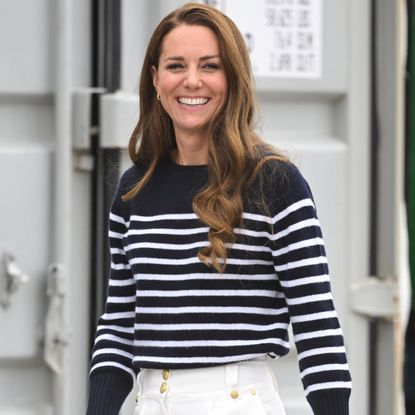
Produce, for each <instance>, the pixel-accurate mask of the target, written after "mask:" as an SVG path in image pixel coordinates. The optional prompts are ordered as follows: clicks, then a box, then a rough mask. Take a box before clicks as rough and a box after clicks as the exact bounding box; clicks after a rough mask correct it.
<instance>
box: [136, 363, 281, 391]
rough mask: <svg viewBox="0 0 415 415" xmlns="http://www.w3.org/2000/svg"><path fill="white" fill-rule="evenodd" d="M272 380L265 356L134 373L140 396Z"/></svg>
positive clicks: (231, 387) (216, 389)
mask: <svg viewBox="0 0 415 415" xmlns="http://www.w3.org/2000/svg"><path fill="white" fill-rule="evenodd" d="M253 381H255V383H256V384H258V383H267V384H269V383H270V382H272V383H274V384H275V386H276V382H275V378H274V376H273V374H272V372H271V369H270V368H269V367H268V363H267V357H266V356H262V357H259V358H256V359H252V360H247V361H242V362H237V363H230V364H225V365H220V366H211V367H204V368H195V369H141V371H140V373H139V374H138V377H137V383H138V387H139V392H138V394H139V395H140V396H143V395H146V396H152V397H158V398H161V397H163V395H164V396H166V397H167V395H169V394H180V395H183V394H185V395H187V394H193V393H203V391H206V393H214V392H215V391H223V389H224V388H225V389H228V390H229V391H231V390H233V389H234V388H236V387H237V386H239V387H240V386H243V385H244V384H247V385H249V384H252V382H253Z"/></svg>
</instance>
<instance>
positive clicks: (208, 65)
mask: <svg viewBox="0 0 415 415" xmlns="http://www.w3.org/2000/svg"><path fill="white" fill-rule="evenodd" d="M203 68H204V69H207V70H210V71H213V70H216V69H219V68H220V65H219V64H218V63H215V62H207V63H205V64H204V65H203Z"/></svg>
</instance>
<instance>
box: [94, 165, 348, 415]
mask: <svg viewBox="0 0 415 415" xmlns="http://www.w3.org/2000/svg"><path fill="white" fill-rule="evenodd" d="M143 172H144V168H143V167H142V166H137V165H136V166H133V167H132V168H130V169H129V170H128V171H127V172H126V173H125V174H124V175H123V177H122V179H121V182H120V185H119V189H118V192H117V195H116V197H115V200H114V203H113V206H112V210H111V213H110V229H109V243H110V249H111V256H112V263H111V272H110V280H109V287H108V298H107V302H106V308H105V313H104V314H103V315H102V317H101V318H100V320H99V323H98V328H97V334H96V341H95V347H94V351H93V356H92V362H91V374H90V378H91V379H90V398H89V405H88V412H87V414H88V415H97V414H100V415H116V414H118V411H119V409H120V407H121V404H122V402H123V400H124V399H125V398H126V396H127V395H128V393H129V391H130V390H131V388H132V386H133V378H134V376H135V375H136V374H137V373H138V371H139V370H140V368H171V369H177V368H197V367H205V366H209V365H220V364H226V363H230V362H238V361H243V360H248V359H252V358H255V357H259V356H262V355H264V354H268V355H270V356H274V357H281V356H284V355H286V354H287V353H288V351H289V341H288V332H287V329H288V326H289V324H290V323H291V324H292V328H293V333H294V341H295V344H296V348H297V352H298V361H299V367H300V374H301V379H302V382H303V385H304V390H305V394H306V396H307V399H308V401H309V403H310V405H311V407H312V408H313V411H314V414H315V415H332V414H334V413H335V414H336V415H347V414H348V413H349V411H348V399H349V394H350V388H351V380H350V373H349V370H348V364H347V360H346V354H345V348H344V343H343V336H342V331H341V328H340V325H339V321H338V319H337V315H336V312H335V309H334V306H333V299H332V294H331V289H330V277H329V270H328V264H327V259H326V254H325V249H324V242H323V239H322V234H321V229H320V225H319V222H318V219H317V215H316V209H315V206H314V201H313V198H312V195H311V192H310V189H309V186H308V184H307V182H306V181H305V180H304V178H303V176H302V175H301V173H300V172H299V170H298V169H297V168H296V167H295V166H293V165H292V164H290V163H283V162H272V163H268V166H267V168H266V169H265V173H266V174H267V175H268V177H269V180H268V182H267V183H265V185H262V186H259V182H258V181H256V182H254V183H253V184H252V185H251V187H250V189H248V190H247V192H246V194H247V197H246V198H245V203H244V213H243V224H242V226H240V227H237V228H235V233H236V235H237V240H236V242H235V243H234V244H232V245H230V246H228V259H227V261H226V269H225V271H224V272H223V273H222V274H219V273H217V272H216V271H215V270H214V269H213V268H211V267H208V266H207V265H205V264H203V263H202V262H200V260H199V259H198V257H197V252H198V251H199V250H200V249H201V248H202V247H204V246H207V245H208V243H209V242H208V238H207V233H208V230H209V229H208V227H207V226H206V225H205V224H204V223H202V222H201V221H200V220H199V218H198V217H197V216H196V215H195V213H194V212H193V209H192V199H193V197H194V195H195V194H196V193H197V192H198V191H199V190H200V189H201V188H203V186H204V185H205V184H206V183H207V180H208V169H207V166H180V165H177V164H175V163H174V162H173V161H172V160H170V159H169V158H166V159H164V160H162V161H161V162H160V163H159V165H158V167H157V169H156V171H155V173H154V174H153V176H152V178H151V180H150V182H149V183H148V184H147V185H146V186H145V187H144V189H143V190H142V191H141V192H140V193H139V194H138V195H137V197H135V198H134V199H133V200H131V201H128V202H123V201H122V200H121V196H122V195H123V194H124V193H126V191H128V190H129V189H131V187H132V186H133V185H134V184H135V183H136V182H137V181H138V180H139V178H140V177H141V176H142V174H143ZM260 188H261V189H262V193H263V195H264V200H265V203H263V204H261V203H252V201H253V199H256V198H258V197H259V196H258V195H259V194H260V192H259V189H260ZM248 195H249V196H248ZM257 201H258V200H254V202H257ZM264 206H266V209H264Z"/></svg>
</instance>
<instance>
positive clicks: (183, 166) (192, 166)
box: [165, 155, 208, 170]
mask: <svg viewBox="0 0 415 415" xmlns="http://www.w3.org/2000/svg"><path fill="white" fill-rule="evenodd" d="M165 160H166V161H167V163H168V164H169V165H170V166H173V167H174V168H175V169H176V170H207V167H208V165H207V164H178V163H176V162H175V161H174V160H173V159H172V158H171V157H170V155H167V156H166V157H165Z"/></svg>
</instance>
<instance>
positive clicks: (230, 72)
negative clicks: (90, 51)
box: [123, 3, 285, 272]
mask: <svg viewBox="0 0 415 415" xmlns="http://www.w3.org/2000/svg"><path fill="white" fill-rule="evenodd" d="M180 25H199V26H205V27H207V28H209V29H211V30H212V31H213V32H214V33H215V35H216V37H217V41H218V45H219V52H220V57H221V62H222V64H223V67H224V69H225V73H226V78H227V82H228V94H227V97H226V98H225V101H224V103H223V107H222V108H221V109H220V111H217V112H216V113H215V114H214V116H213V119H212V120H210V123H209V126H208V128H207V139H208V148H209V150H208V157H209V159H208V175H209V179H208V183H207V184H206V186H205V187H204V188H203V189H202V190H201V191H200V192H199V193H198V194H197V195H196V196H195V197H194V199H193V210H194V212H195V213H196V214H197V216H198V217H199V218H200V220H201V221H202V222H204V223H205V224H206V225H207V226H208V227H209V233H208V239H209V242H210V244H209V246H207V247H204V248H202V249H200V250H199V252H198V257H199V259H200V260H201V261H202V262H203V263H205V264H206V265H208V266H213V267H214V268H215V269H216V270H217V271H218V272H223V271H224V269H225V267H226V260H227V257H228V253H227V246H229V245H230V244H232V243H233V242H235V240H236V235H235V232H234V228H235V227H238V226H242V212H243V196H244V193H245V191H246V190H247V188H248V186H249V184H250V183H252V181H253V180H254V179H255V177H256V176H257V175H258V172H259V171H260V170H261V167H262V166H263V165H264V163H266V162H267V161H269V160H271V159H278V160H285V158H284V157H283V156H282V155H280V154H279V153H278V152H277V151H276V150H275V149H274V148H273V147H271V146H270V145H268V144H266V143H265V142H264V141H262V140H261V139H260V138H259V137H258V136H257V135H256V134H255V132H254V114H255V106H256V102H255V95H254V82H253V75H252V69H251V63H250V58H249V54H248V51H247V48H246V45H245V41H244V39H243V37H242V35H241V33H240V32H239V30H238V28H237V27H236V25H235V24H234V23H233V22H232V20H231V19H229V18H228V17H227V16H226V15H225V14H223V13H222V12H221V11H219V10H217V9H216V8H213V7H211V6H207V5H204V4H200V3H189V4H186V5H184V6H183V7H180V8H178V9H176V10H174V11H173V12H171V13H170V14H169V15H167V16H166V17H165V18H164V19H163V20H162V21H161V22H160V23H159V25H158V26H157V27H156V29H155V31H154V32H153V35H152V37H151V39H150V41H149V44H148V47H147V51H146V55H145V59H144V63H143V67H142V72H141V78H140V88H139V97H140V117H139V120H138V123H137V126H136V127H135V129H134V131H133V133H132V135H131V138H130V142H129V146H128V149H129V154H130V157H131V159H132V161H133V162H134V163H144V164H145V165H146V166H147V169H146V172H145V174H144V175H143V177H142V178H141V179H140V180H139V181H138V183H137V184H136V185H135V186H134V187H133V188H132V189H131V190H130V191H129V192H127V193H126V194H125V195H123V200H130V199H132V198H133V197H135V196H136V195H137V194H138V193H139V192H140V191H141V189H143V187H144V186H145V185H146V183H148V181H149V179H150V177H151V176H152V174H153V173H154V170H155V169H156V166H157V164H158V162H159V161H160V160H161V159H162V158H163V157H166V156H168V155H169V153H170V152H171V150H172V149H173V148H175V147H176V141H175V135H174V129H173V123H172V120H171V119H170V117H169V116H168V114H167V113H166V112H165V110H164V109H163V107H162V105H161V103H160V101H158V100H157V99H156V91H155V89H154V87H153V79H152V73H151V68H152V66H153V65H154V66H155V67H156V68H157V67H158V64H159V57H160V53H161V48H162V43H163V39H164V37H165V36H166V35H167V34H168V33H169V32H170V31H172V30H173V29H174V28H176V27H178V26H180Z"/></svg>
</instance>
